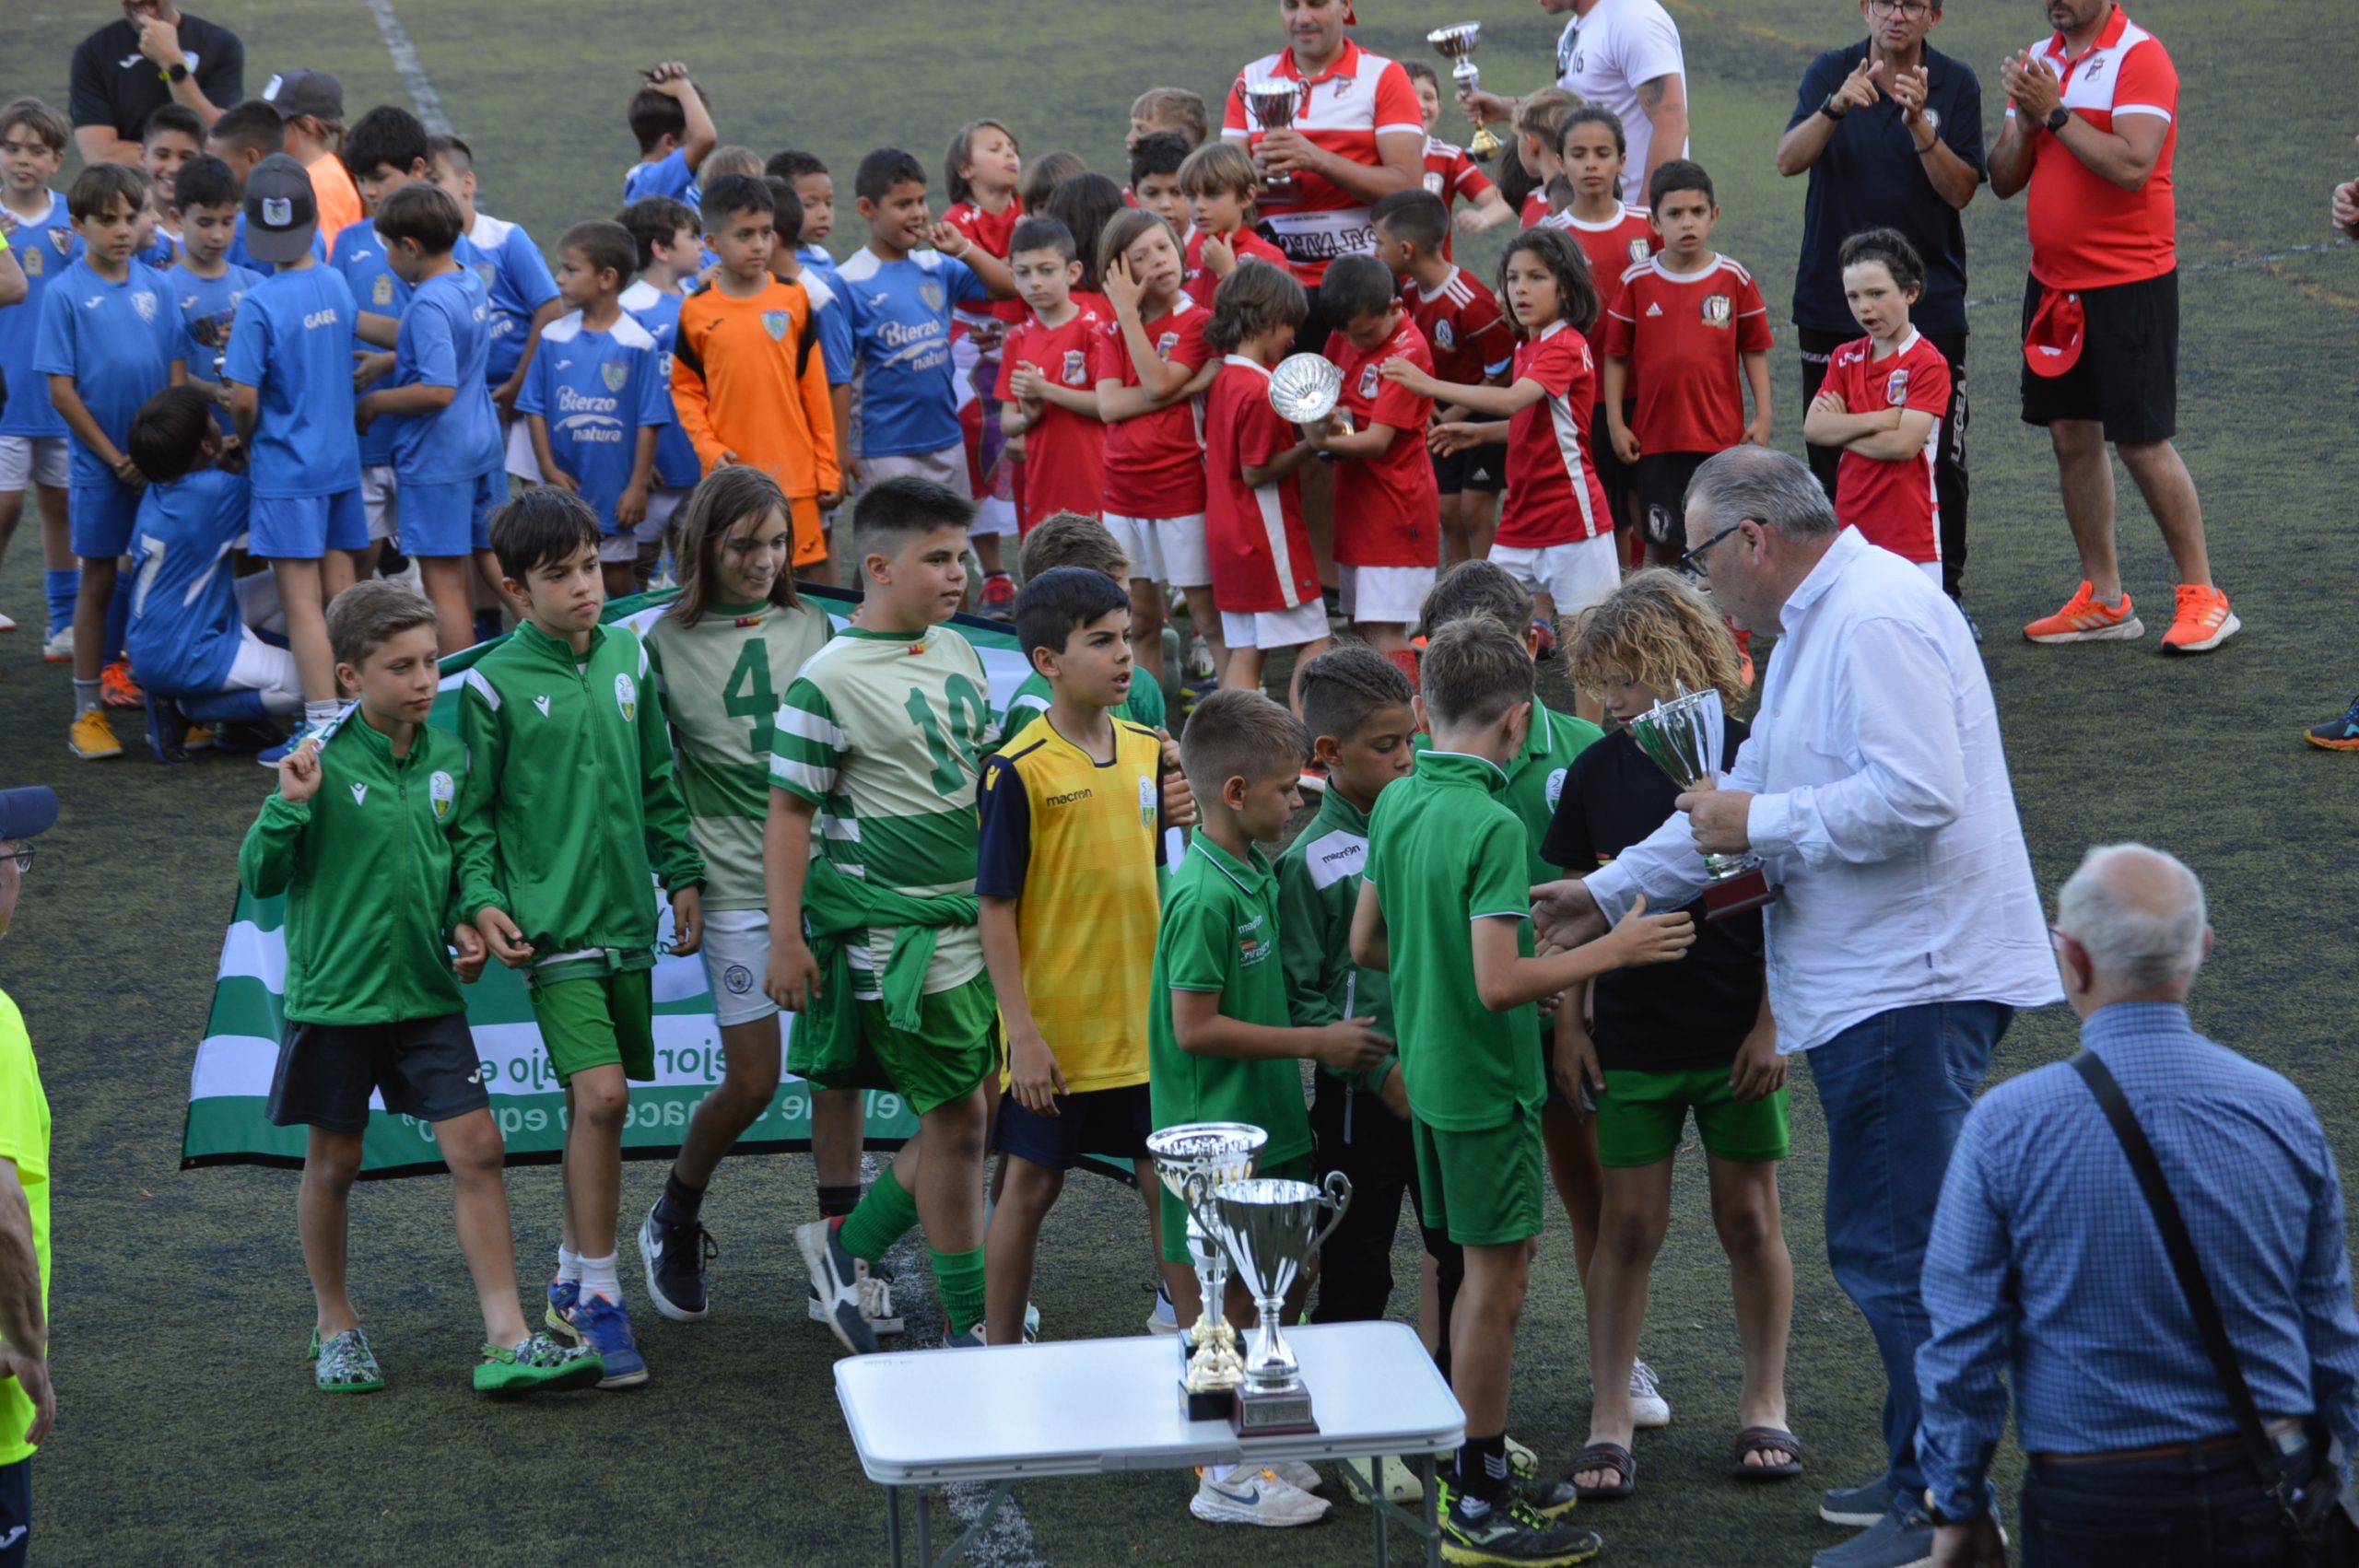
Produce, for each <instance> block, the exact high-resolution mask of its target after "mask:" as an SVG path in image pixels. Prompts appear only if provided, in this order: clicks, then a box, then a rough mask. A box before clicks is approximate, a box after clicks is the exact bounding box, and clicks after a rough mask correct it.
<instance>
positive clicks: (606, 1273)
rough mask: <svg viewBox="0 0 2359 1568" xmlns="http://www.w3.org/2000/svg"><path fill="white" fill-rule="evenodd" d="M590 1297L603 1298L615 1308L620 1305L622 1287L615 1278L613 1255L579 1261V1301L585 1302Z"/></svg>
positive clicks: (620, 1282)
mask: <svg viewBox="0 0 2359 1568" xmlns="http://www.w3.org/2000/svg"><path fill="white" fill-rule="evenodd" d="M592 1296H604V1297H605V1298H606V1299H607V1300H608V1301H610V1302H613V1303H615V1304H616V1305H617V1306H619V1305H622V1299H623V1285H622V1281H620V1280H617V1279H616V1278H615V1254H613V1253H611V1252H610V1253H608V1254H606V1256H605V1257H604V1258H583V1259H582V1260H581V1299H582V1300H584V1301H587V1300H589V1299H590V1298H591V1297H592Z"/></svg>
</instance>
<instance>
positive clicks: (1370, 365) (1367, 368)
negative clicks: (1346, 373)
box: [1360, 359, 1377, 397]
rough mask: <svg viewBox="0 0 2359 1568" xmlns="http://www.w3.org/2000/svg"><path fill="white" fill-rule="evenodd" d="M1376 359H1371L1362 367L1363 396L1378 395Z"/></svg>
mask: <svg viewBox="0 0 2359 1568" xmlns="http://www.w3.org/2000/svg"><path fill="white" fill-rule="evenodd" d="M1376 380H1377V377H1376V361H1375V360H1373V359H1371V360H1369V361H1368V362H1367V364H1366V365H1363V366H1361V367H1360V395H1361V396H1362V397H1374V396H1375V395H1376Z"/></svg>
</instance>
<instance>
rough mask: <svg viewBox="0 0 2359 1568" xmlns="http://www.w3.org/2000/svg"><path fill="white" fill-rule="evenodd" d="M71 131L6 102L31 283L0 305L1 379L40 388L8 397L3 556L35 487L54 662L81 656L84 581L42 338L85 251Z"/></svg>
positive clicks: (17, 223) (13, 236) (10, 214)
mask: <svg viewBox="0 0 2359 1568" xmlns="http://www.w3.org/2000/svg"><path fill="white" fill-rule="evenodd" d="M71 135H72V133H71V132H70V131H69V130H68V129H67V127H66V124H65V116H64V115H62V114H60V113H58V112H57V111H55V110H54V109H52V108H51V107H50V106H49V105H47V104H46V103H43V102H42V101H41V99H37V98H20V99H15V100H14V101H12V102H10V103H8V104H7V105H6V106H5V107H0V208H5V210H6V216H7V220H8V225H9V250H10V253H11V254H13V255H14V256H15V257H16V258H17V263H18V270H20V271H21V272H23V274H24V275H25V289H26V293H25V298H23V299H22V300H21V301H19V302H18V304H17V305H16V306H15V307H14V308H12V309H10V310H0V377H5V378H6V384H7V385H8V386H9V387H11V388H20V387H30V388H33V389H35V390H34V391H33V392H31V393H29V394H28V393H19V394H18V395H17V396H13V397H10V398H9V399H8V400H7V401H6V403H5V404H0V556H5V555H6V553H7V549H8V541H9V538H10V537H11V536H12V535H14V534H15V532H17V522H18V519H19V518H21V517H23V516H24V511H25V497H26V494H27V493H28V492H30V493H31V495H32V497H33V499H34V504H35V505H36V506H37V507H38V508H39V509H40V511H41V565H42V566H43V568H45V570H44V572H43V574H42V578H41V596H42V598H43V599H44V600H45V601H46V603H47V607H48V612H49V615H48V621H49V625H48V630H47V631H45V632H44V633H43V634H42V640H41V657H43V658H44V659H46V660H48V661H50V662H51V663H53V664H63V663H66V662H68V661H71V660H72V659H73V657H74V600H75V596H76V593H77V592H79V591H80V588H81V580H82V579H81V574H80V572H79V571H78V570H76V567H75V564H74V545H73V541H72V538H71V524H70V522H69V521H68V510H69V508H68V496H69V494H70V491H71V488H72V479H73V457H72V454H71V452H70V451H68V450H67V437H66V432H65V419H64V418H62V417H61V416H60V415H59V414H58V412H57V410H56V408H55V407H54V406H53V404H51V403H50V401H49V399H48V398H47V397H45V396H42V395H41V392H40V389H41V386H42V380H41V377H40V376H39V375H38V374H36V373H35V372H34V370H33V345H34V341H35V339H37V338H38V337H39V336H40V334H41V298H42V296H43V295H44V294H46V293H47V292H48V290H49V287H50V285H51V284H53V283H54V282H55V281H56V280H57V279H58V278H59V277H60V276H62V275H64V274H65V269H66V268H67V267H68V266H70V265H72V264H73V263H74V260H75V258H76V257H77V256H79V255H80V254H81V250H82V241H81V240H80V239H79V238H77V237H76V234H75V232H74V221H73V216H72V210H71V208H70V206H69V205H68V204H67V202H66V199H65V193H64V192H62V191H53V190H52V189H50V186H49V181H52V180H53V179H55V178H56V177H57V171H58V170H59V169H60V168H62V167H63V166H64V164H65V144H66V141H67V139H68V138H69V137H70V136H71ZM11 624H13V623H11Z"/></svg>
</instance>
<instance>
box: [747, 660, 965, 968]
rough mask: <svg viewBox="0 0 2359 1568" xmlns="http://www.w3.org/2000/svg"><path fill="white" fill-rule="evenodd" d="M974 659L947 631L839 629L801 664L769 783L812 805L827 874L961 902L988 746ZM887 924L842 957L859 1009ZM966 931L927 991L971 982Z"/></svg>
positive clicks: (947, 949)
mask: <svg viewBox="0 0 2359 1568" xmlns="http://www.w3.org/2000/svg"><path fill="white" fill-rule="evenodd" d="M989 692H990V687H989V685H988V684H987V681H986V678H985V676H984V673H983V662H982V660H981V659H980V657H979V656H978V655H977V654H976V652H975V649H974V648H973V646H972V645H971V644H969V643H968V641H967V639H966V638H964V637H962V636H960V635H959V634H958V632H957V630H956V629H954V628H952V627H950V626H933V627H930V628H929V629H928V630H927V631H926V632H925V634H924V635H923V636H921V637H917V638H911V637H909V636H907V635H904V634H899V633H890V632H872V631H863V630H861V629H859V628H858V627H846V628H845V629H843V630H842V631H839V632H838V633H837V634H836V638H835V640H834V641H832V642H830V643H828V644H827V646H826V647H824V648H822V649H819V650H818V651H817V652H816V653H815V654H813V655H812V656H811V659H810V661H808V662H807V663H805V664H804V666H803V673H802V676H801V677H800V678H799V679H797V680H796V681H795V683H794V684H793V685H792V686H790V687H788V688H787V693H786V705H785V707H783V708H780V710H779V716H778V732H777V738H776V741H775V743H774V749H773V752H772V754H771V758H770V782H771V783H773V784H775V785H777V786H778V787H779V788H780V789H781V790H787V791H789V792H790V793H792V794H794V795H797V796H800V797H801V798H802V799H804V800H806V801H809V802H812V803H813V804H814V805H816V807H817V808H818V828H819V833H820V836H821V843H822V846H823V848H824V851H825V853H826V854H827V859H828V860H831V861H833V862H834V864H835V866H836V869H837V870H839V871H840V872H843V873H844V874H845V875H847V876H853V877H859V878H861V879H863V880H864V881H866V882H867V883H869V884H870V885H871V886H874V887H889V888H892V889H894V890H895V891H897V892H899V893H902V894H905V895H909V896H911V897H915V898H933V897H939V896H941V895H945V894H966V895H972V894H973V893H974V891H975V857H976V849H977V846H978V844H979V843H980V835H981V830H980V827H979V825H977V821H976V816H975V780H976V778H977V776H978V775H979V773H980V770H981V758H982V756H983V755H984V753H986V752H987V751H989V750H990V749H991V747H992V744H993V743H994V742H995V741H996V740H997V738H998V737H997V727H996V725H995V724H994V722H993V720H992V710H991V698H990V696H989ZM894 930H895V929H894V928H893V927H890V926H874V927H871V928H870V929H869V932H868V943H867V946H866V948H865V950H863V948H862V947H860V946H859V945H857V944H855V945H854V946H853V947H852V949H851V967H852V971H853V977H854V978H853V985H854V986H855V988H857V990H858V994H859V995H860V997H861V998H862V999H863V1000H868V999H871V998H874V997H875V996H877V995H878V994H880V993H879V991H878V987H877V981H876V978H875V972H876V971H877V970H878V969H881V968H883V967H884V965H885V963H886V956H887V955H888V954H890V953H891V951H892V946H893V936H894ZM982 967H983V944H982V939H981V937H980V934H978V932H977V931H976V929H975V928H974V927H972V926H945V927H944V928H943V929H942V932H941V936H940V939H939V941H938V942H937V945H936V946H935V948H934V954H933V966H932V967H931V968H930V969H929V970H928V971H927V973H926V977H925V990H926V994H928V995H933V993H935V992H937V991H946V990H949V989H953V988H954V987H957V986H962V985H964V984H966V983H967V982H968V980H971V979H973V978H974V977H976V976H977V975H979V974H980V973H981V972H982Z"/></svg>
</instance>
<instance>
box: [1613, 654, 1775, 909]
mask: <svg viewBox="0 0 2359 1568" xmlns="http://www.w3.org/2000/svg"><path fill="white" fill-rule="evenodd" d="M1727 734H1728V730H1727V727H1726V726H1725V724H1724V723H1723V722H1722V719H1721V708H1720V694H1719V692H1717V691H1714V690H1712V689H1711V688H1709V687H1707V688H1706V689H1704V690H1703V691H1700V692H1691V691H1688V690H1686V689H1684V688H1682V689H1681V691H1680V693H1679V695H1678V696H1674V697H1672V698H1670V699H1669V700H1667V701H1663V702H1659V703H1657V704H1655V705H1654V707H1652V708H1649V709H1648V710H1647V711H1646V712H1644V713H1641V714H1639V715H1638V716H1637V718H1636V719H1633V720H1630V739H1631V740H1633V741H1635V742H1637V746H1638V750H1640V751H1641V752H1644V753H1645V754H1646V756H1647V760H1648V761H1649V762H1651V763H1653V764H1654V765H1655V766H1657V767H1660V768H1661V769H1662V770H1663V772H1664V773H1666V774H1668V775H1670V777H1671V781H1672V783H1674V784H1676V785H1678V786H1679V787H1680V788H1681V789H1682V790H1693V789H1695V788H1696V787H1697V786H1698V785H1701V784H1703V783H1704V782H1705V781H1706V780H1707V779H1710V778H1718V777H1719V772H1720V768H1721V766H1722V765H1723V764H1724V763H1725V761H1726V760H1727V759H1726V758H1724V757H1722V756H1721V755H1720V749H1721V746H1722V743H1723V742H1724V741H1725V739H1726V737H1727ZM1704 877H1705V882H1704V918H1705V919H1708V920H1724V919H1728V918H1729V917H1730V916H1731V915H1738V914H1742V913H1743V912H1744V911H1745V910H1747V909H1758V908H1760V907H1762V906H1763V905H1764V904H1768V903H1771V902H1774V901H1775V900H1776V898H1777V896H1778V890H1777V889H1776V888H1774V887H1772V886H1770V885H1769V878H1768V874H1767V873H1766V872H1765V871H1763V869H1762V865H1761V858H1760V857H1759V856H1757V855H1707V856H1705V857H1704Z"/></svg>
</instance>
